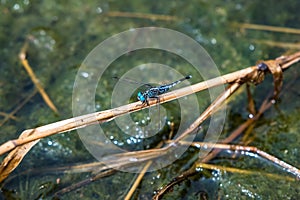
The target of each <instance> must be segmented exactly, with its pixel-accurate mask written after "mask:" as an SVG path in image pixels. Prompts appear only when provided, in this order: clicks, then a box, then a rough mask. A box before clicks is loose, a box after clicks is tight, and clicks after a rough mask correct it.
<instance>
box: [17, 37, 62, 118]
mask: <svg viewBox="0 0 300 200" xmlns="http://www.w3.org/2000/svg"><path fill="white" fill-rule="evenodd" d="M27 46H28V43H27V42H25V44H24V46H23V48H22V49H21V52H20V54H19V58H20V60H21V63H22V65H23V67H24V68H25V70H26V72H27V73H28V75H29V77H30V79H31V80H32V82H33V83H34V85H35V87H36V88H37V90H38V91H39V93H40V94H41V96H42V98H43V99H44V101H45V103H46V104H47V105H48V106H49V107H50V109H51V110H53V111H54V112H55V113H57V114H58V110H57V108H56V107H55V105H54V104H53V102H52V101H51V99H50V98H49V96H48V94H47V93H46V91H45V90H44V88H43V86H42V85H41V83H40V80H39V79H38V78H37V77H36V75H35V74H34V72H33V70H32V68H31V67H30V65H29V63H28V60H27V59H26V49H27Z"/></svg>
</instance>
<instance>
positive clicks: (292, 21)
mask: <svg viewBox="0 0 300 200" xmlns="http://www.w3.org/2000/svg"><path fill="white" fill-rule="evenodd" d="M299 9H300V3H299V1H294V0H290V1H284V2H283V1H281V2H277V1H271V0H268V1H213V2H210V1H205V0H200V1H199V0H198V1H196V0H188V1H158V2H156V1H119V2H118V1H89V2H84V1H72V2H71V1H65V2H59V1H29V0H23V1H5V0H2V1H0V13H1V14H0V15H1V17H0V27H1V31H0V47H1V48H0V58H1V61H0V111H1V112H5V113H9V112H11V111H12V110H13V109H14V108H16V107H17V106H18V105H19V104H20V102H21V101H22V100H23V99H25V98H26V97H27V96H29V95H30V94H31V93H32V92H33V90H34V85H33V83H32V82H31V80H30V78H29V77H28V75H27V73H26V71H25V70H24V68H23V67H22V65H21V63H20V61H19V59H18V54H19V52H20V50H21V48H22V46H23V45H24V42H25V41H26V38H29V40H30V42H29V48H28V51H27V55H28V60H29V63H30V65H31V66H32V68H33V70H34V72H35V73H36V75H37V77H38V78H39V80H40V82H41V84H42V85H43V86H44V88H45V90H46V91H47V93H48V94H49V96H50V98H51V99H52V100H53V102H54V104H55V105H56V106H57V107H58V109H59V113H60V115H59V116H58V115H56V114H55V113H53V112H52V111H51V110H50V109H49V108H48V107H47V105H46V104H45V103H44V101H43V99H42V98H41V97H40V95H39V94H36V95H35V96H34V97H33V98H32V99H31V100H30V101H29V102H28V103H27V104H26V105H25V106H24V107H22V109H21V110H19V111H18V112H17V113H16V114H15V117H16V118H17V119H10V120H8V121H7V122H6V123H5V124H4V125H2V127H1V129H0V134H1V136H0V143H3V142H5V141H7V140H9V139H13V138H17V137H18V136H19V134H20V133H21V132H22V131H23V130H24V129H28V128H33V127H38V126H42V125H45V124H49V123H51V122H55V121H59V120H62V119H66V118H70V117H72V106H71V105H72V92H73V85H74V80H75V76H76V73H77V71H78V69H79V67H80V65H81V63H82V62H83V60H84V59H85V58H86V56H87V55H88V54H89V52H90V51H91V50H92V49H93V48H94V47H95V46H96V45H98V44H99V43H101V42H102V41H104V40H105V39H107V38H109V37H111V36H112V35H114V34H117V33H120V32H123V31H126V30H129V29H132V28H139V27H149V26H152V27H164V28H168V29H172V30H176V31H179V32H181V33H183V34H186V35H188V36H190V37H191V38H193V39H195V40H196V41H197V42H198V43H199V44H201V45H202V46H203V47H204V48H205V49H206V51H207V52H208V53H209V54H210V56H211V57H212V58H213V60H214V62H215V63H216V65H217V66H218V69H219V71H220V73H221V74H225V73H228V72H232V71H235V70H239V69H242V68H245V67H248V66H252V65H255V63H256V61H257V60H262V59H273V58H276V57H278V56H280V55H282V54H286V53H290V52H293V51H296V50H297V49H290V48H288V47H277V46H271V45H267V44H266V43H264V42H263V41H273V42H282V43H297V42H298V43H299V35H295V34H288V33H274V32H270V31H257V30H240V29H239V28H237V27H236V26H234V25H233V23H253V24H262V25H271V26H280V27H290V28H298V29H299V28H300V27H299V21H300V15H299ZM114 11H118V12H129V13H147V14H157V15H164V16H172V17H176V19H175V20H166V18H164V19H161V20H160V19H156V20H153V19H149V18H148V19H147V18H137V17H129V16H127V17H115V16H110V15H109V13H110V12H114ZM176 42H177V41H171V40H170V43H176ZM298 50H299V48H298ZM149 62H156V63H162V64H165V65H168V66H173V67H174V69H176V70H178V71H180V72H181V73H186V74H192V75H193V76H194V77H193V79H192V80H191V82H192V83H195V82H197V81H198V79H197V74H196V72H195V71H194V70H193V69H191V68H190V67H189V64H188V63H186V62H183V61H182V59H179V58H178V57H177V56H176V55H168V54H166V53H165V52H159V51H155V50H142V51H140V52H138V51H137V52H136V53H135V54H134V55H133V56H132V57H129V56H128V57H126V56H123V57H120V58H119V59H118V60H117V61H115V62H114V63H112V66H111V68H110V70H108V71H106V72H105V73H104V81H103V82H102V83H101V87H98V88H97V93H96V102H95V103H96V106H97V108H96V109H97V110H103V109H106V108H109V107H110V97H111V96H110V95H111V93H110V91H111V90H112V88H113V86H114V83H112V82H111V79H110V77H111V76H113V75H114V74H116V73H117V74H123V73H125V72H126V71H128V70H129V69H130V68H131V67H132V66H136V65H140V64H142V63H149ZM299 72H300V70H299V64H296V65H294V66H293V67H291V69H289V70H288V71H286V72H285V73H284V77H285V79H284V84H285V85H284V87H285V86H286V89H285V90H284V93H283V95H282V97H281V99H280V102H279V103H278V104H277V105H276V106H275V107H273V108H271V109H270V110H268V111H267V112H266V113H265V114H264V116H263V117H262V118H261V120H260V121H259V122H258V123H257V124H256V126H255V128H254V130H253V132H252V133H251V134H253V138H254V140H253V142H252V143H250V145H251V146H256V147H258V148H260V149H262V150H264V151H266V152H268V153H270V154H272V155H274V156H277V157H278V158H280V159H282V160H284V161H286V162H288V163H290V164H292V165H294V166H296V167H298V168H299V167H300V161H299V160H300V159H299V158H300V150H299V148H300V146H299V144H300V135H299V132H300V131H299V127H300V126H299V118H300V115H299V113H300V112H299V111H300V103H299V94H300V93H299V85H300V79H299ZM155 76H156V75H155ZM157 76H158V75H157ZM169 81H173V80H169ZM271 88H272V79H271V77H267V79H266V82H265V83H264V84H263V85H260V86H258V87H256V88H255V89H254V88H253V92H254V97H255V100H256V102H257V103H258V104H259V103H260V102H261V101H262V100H263V98H264V95H265V94H266V93H268V92H270V91H271ZM206 95H207V93H205V92H203V93H201V94H199V96H198V99H199V102H200V103H202V104H203V105H207V103H208V102H207V99H205V96H206ZM176 106H177V104H176V103H169V104H166V106H165V107H166V108H167V109H168V110H170V113H169V114H168V116H167V119H168V120H169V121H170V122H174V123H175V127H176V126H177V125H176V123H178V120H179V119H178V116H176V113H177V110H176V109H177V108H175V107H176ZM246 106H247V97H246V95H245V92H244V93H240V94H239V96H235V97H234V98H233V101H231V103H230V104H229V105H228V110H227V112H228V113H227V114H228V118H227V119H226V124H225V127H224V131H223V132H224V134H228V133H230V132H231V131H233V130H234V128H235V127H237V126H238V125H239V124H241V123H242V122H243V121H244V120H246V119H247V115H248V113H247V110H246ZM142 114H145V112H144V113H142ZM2 119H4V117H2V116H1V118H0V120H2ZM112 123H113V122H112ZM104 129H107V130H110V131H111V132H109V135H110V136H111V137H113V138H115V141H116V142H118V144H120V143H126V141H127V140H128V139H129V137H128V136H122V135H121V136H120V135H119V134H118V132H117V130H115V129H114V125H111V124H108V125H105V127H104ZM164 131H165V132H163V133H160V135H159V137H163V136H165V135H167V134H168V132H169V131H170V130H169V127H166V128H165V129H164ZM159 140H160V138H153V139H151V140H147V141H145V142H143V143H137V144H133V145H135V146H134V147H136V146H137V149H140V148H147V147H149V146H155V145H156V144H157V143H158V142H159ZM130 144H132V143H127V144H126V145H125V146H126V148H129V149H133V148H134V147H132V145H130ZM195 152H196V151H195V149H189V150H188V151H187V152H186V153H185V154H184V155H183V156H182V157H181V158H180V159H178V160H177V161H176V162H174V163H173V164H172V165H169V166H167V167H166V168H163V169H161V170H158V171H155V172H151V173H147V174H146V176H145V177H144V179H143V182H142V183H141V185H140V187H139V188H138V190H137V191H136V193H135V194H134V197H133V199H151V197H152V196H153V192H154V191H155V190H157V189H158V188H159V187H160V186H162V185H164V184H166V183H168V182H170V181H171V180H172V179H173V178H174V177H176V176H177V175H179V174H180V172H182V171H183V170H185V169H187V168H188V167H190V166H191V163H193V161H194V160H193V159H194V157H193V155H195ZM3 158H4V157H3V156H2V157H1V158H0V159H1V160H2V159H3ZM91 162H95V159H94V158H93V156H92V155H90V154H89V152H88V151H87V150H86V149H85V147H84V146H83V144H82V142H81V141H80V139H79V137H78V135H77V133H76V132H75V131H72V132H67V133H64V134H60V135H56V136H51V137H48V138H46V139H43V140H41V141H40V142H39V143H38V144H37V145H36V146H35V147H34V148H33V149H32V150H31V151H30V153H29V154H28V155H27V156H26V157H25V158H24V160H23V162H22V163H21V164H20V166H19V167H18V168H17V169H16V171H15V172H14V173H13V174H12V175H11V176H10V179H8V180H7V181H6V182H5V184H4V185H3V187H2V193H0V198H1V197H2V198H4V199H37V198H39V197H43V198H45V199H51V198H52V197H53V194H54V193H55V192H56V191H59V190H61V189H63V188H64V187H66V186H69V185H71V184H72V183H78V182H80V181H82V180H85V179H86V178H88V177H89V176H92V175H91V173H71V174H67V173H64V172H63V171H62V170H60V169H58V167H61V166H69V165H74V164H83V163H84V164H87V163H91ZM213 163H215V164H218V165H224V166H231V167H237V168H242V169H249V170H255V171H260V172H270V173H271V172H272V173H275V174H281V175H285V176H289V175H287V174H286V173H284V172H283V171H282V170H281V169H278V168H277V167H276V166H274V165H272V164H271V163H269V162H267V161H266V160H262V159H259V158H255V157H251V156H246V155H243V156H239V157H238V158H236V159H232V158H231V157H230V154H229V153H227V154H226V153H224V155H223V154H221V155H220V156H219V157H217V158H216V159H215V160H214V161H213ZM28 169H33V170H32V171H26V170H28ZM22 172H23V173H22ZM134 177H135V174H130V173H125V172H117V173H116V174H114V175H112V176H109V177H106V178H104V179H100V180H98V181H96V182H93V183H91V184H87V185H85V186H84V187H80V188H79V189H77V190H75V191H70V192H68V193H65V194H64V195H62V196H60V198H61V199H68V198H69V199H76V198H78V197H80V198H81V199H117V198H122V197H124V196H125V195H126V193H127V192H128V190H129V186H130V184H131V183H132V180H133V178H134ZM58 182H59V184H57V183H58ZM299 193H300V186H299V183H298V182H294V181H287V180H284V179H283V180H276V179H272V178H268V177H264V176H263V175H261V174H260V173H258V174H257V175H247V176H246V175H241V174H233V173H229V172H227V173H219V172H217V171H208V170H204V171H203V172H199V174H197V175H196V176H194V177H191V178H190V179H188V180H186V181H184V182H183V183H182V184H180V185H178V186H175V187H174V188H173V190H172V191H170V192H169V193H168V194H167V195H166V196H165V199H218V198H219V199H298V198H299Z"/></svg>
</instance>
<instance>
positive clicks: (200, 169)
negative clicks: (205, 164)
mask: <svg viewBox="0 0 300 200" xmlns="http://www.w3.org/2000/svg"><path fill="white" fill-rule="evenodd" d="M195 170H196V172H201V171H203V169H202V168H201V167H196V169H195Z"/></svg>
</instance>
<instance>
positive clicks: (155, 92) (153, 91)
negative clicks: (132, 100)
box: [137, 75, 192, 105]
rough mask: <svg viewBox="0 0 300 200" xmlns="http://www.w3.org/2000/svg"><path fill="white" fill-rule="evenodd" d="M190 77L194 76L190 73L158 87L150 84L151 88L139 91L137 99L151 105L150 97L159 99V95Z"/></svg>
mask: <svg viewBox="0 0 300 200" xmlns="http://www.w3.org/2000/svg"><path fill="white" fill-rule="evenodd" d="M190 78H192V76H191V75H188V76H186V77H184V78H182V79H179V80H177V81H174V82H172V83H169V84H166V85H160V86H157V87H154V86H150V88H149V89H148V90H146V91H145V92H138V94H137V99H138V100H140V101H141V102H142V103H143V104H144V103H147V105H149V102H148V99H150V98H155V99H157V100H159V95H161V94H164V93H166V92H167V91H169V90H170V88H172V87H174V86H175V85H177V84H179V83H181V82H182V81H185V80H188V79H190ZM147 85H148V84H147Z"/></svg>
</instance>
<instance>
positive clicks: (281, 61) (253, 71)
mask: <svg viewBox="0 0 300 200" xmlns="http://www.w3.org/2000/svg"><path fill="white" fill-rule="evenodd" d="M299 59H300V52H297V53H295V54H293V55H291V56H281V57H279V58H277V59H276V60H269V61H265V63H267V64H268V68H269V70H270V71H272V73H275V74H276V73H277V76H275V75H274V74H273V76H274V80H275V81H274V83H275V88H276V87H277V90H278V88H280V87H278V86H277V85H280V81H281V78H278V70H277V68H278V66H280V67H281V68H286V67H288V66H289V65H291V64H293V63H295V62H298V61H299ZM273 67H274V68H273ZM280 70H281V69H280ZM279 75H280V74H279ZM279 77H280V76H279ZM248 81H250V82H254V83H259V82H261V81H262V76H261V72H260V71H259V69H258V67H257V66H252V67H249V68H246V69H243V70H240V71H238V72H233V73H231V74H227V75H224V76H222V77H219V78H214V79H211V80H208V81H205V82H201V83H198V84H195V85H192V86H189V87H185V88H182V89H179V90H176V91H173V92H170V93H166V94H164V95H161V96H160V103H163V102H167V101H171V100H173V99H177V98H180V97H182V96H185V95H189V94H192V93H195V92H198V91H201V90H203V89H206V88H209V87H213V86H217V85H220V84H224V83H230V82H235V83H234V84H232V85H231V88H229V89H228V90H226V91H225V92H224V94H221V96H220V97H219V98H217V99H216V100H215V102H214V103H212V105H211V106H210V107H209V108H208V109H207V111H206V112H204V113H203V114H202V115H201V116H200V118H199V120H198V121H197V122H196V123H195V124H194V125H192V126H191V127H190V128H189V129H188V130H187V131H185V132H184V134H183V135H182V136H180V137H179V139H182V138H184V137H185V136H186V135H187V134H189V133H191V132H192V131H193V130H194V129H195V128H197V126H198V125H199V124H201V122H202V121H203V120H204V119H206V118H207V117H208V116H210V115H211V114H212V113H213V112H214V111H215V110H217V109H218V107H219V106H220V105H221V103H222V102H224V101H225V100H226V98H228V97H229V96H230V95H231V94H232V92H233V91H234V90H236V89H237V88H238V87H239V85H240V84H242V83H244V82H248ZM191 89H192V90H191ZM277 92H278V91H277ZM275 95H276V89H275ZM155 104H156V100H154V99H153V100H149V106H153V105H155ZM144 108H146V106H144V105H142V104H141V103H140V102H136V103H132V104H128V105H125V106H121V107H118V108H114V109H110V110H106V111H101V112H96V113H92V114H87V115H84V116H79V117H75V118H71V119H67V120H63V121H59V122H56V123H53V124H48V125H45V126H41V127H38V128H35V129H29V130H25V131H23V133H22V134H26V135H29V136H28V137H26V138H19V139H16V140H11V141H8V142H6V143H4V144H3V145H1V146H0V155H2V154H4V153H6V152H8V151H10V150H12V149H14V148H16V147H18V146H20V145H24V144H26V143H29V142H33V141H35V140H38V139H41V138H43V137H47V136H50V135H53V134H57V133H61V132H65V131H70V130H73V129H78V128H80V127H84V126H87V125H90V124H94V123H103V122H106V121H109V120H112V119H114V118H115V117H118V116H120V115H123V114H126V113H130V112H134V111H137V110H141V109H144ZM179 139H177V140H176V142H178V141H179ZM171 146H172V145H169V146H167V147H164V148H161V149H159V150H157V149H150V150H143V151H139V152H126V153H124V154H117V155H116V154H115V155H111V156H108V158H111V161H110V162H108V163H106V164H107V165H106V166H105V167H104V168H103V169H105V168H106V169H107V168H116V167H118V166H124V165H128V164H130V163H128V156H129V157H132V156H134V157H135V158H136V159H138V160H139V161H140V162H143V161H147V160H150V159H152V158H156V157H158V156H161V155H165V154H166V153H167V150H169V149H170V148H171ZM23 156H24V155H23ZM126 157H127V158H126ZM115 160H117V161H118V162H116V161H115Z"/></svg>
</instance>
